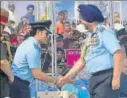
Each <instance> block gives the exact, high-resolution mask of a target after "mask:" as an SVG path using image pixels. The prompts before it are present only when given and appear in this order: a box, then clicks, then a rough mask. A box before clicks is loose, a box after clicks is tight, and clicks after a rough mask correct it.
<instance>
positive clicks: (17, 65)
mask: <svg viewBox="0 0 127 98" xmlns="http://www.w3.org/2000/svg"><path fill="white" fill-rule="evenodd" d="M11 68H12V72H13V74H14V75H15V76H18V77H19V78H20V79H22V80H26V81H29V82H31V81H32V80H33V79H34V77H33V74H32V72H31V69H32V68H41V47H40V44H39V43H38V42H37V40H36V39H35V38H34V37H30V38H28V39H27V40H25V41H24V42H23V43H22V44H21V45H19V47H18V48H17V50H16V54H15V56H14V61H13V64H12V67H11Z"/></svg>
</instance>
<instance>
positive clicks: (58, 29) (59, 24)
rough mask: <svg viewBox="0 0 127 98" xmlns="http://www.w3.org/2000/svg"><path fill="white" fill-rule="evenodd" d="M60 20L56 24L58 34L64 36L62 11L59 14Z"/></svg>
mask: <svg viewBox="0 0 127 98" xmlns="http://www.w3.org/2000/svg"><path fill="white" fill-rule="evenodd" d="M58 18H59V20H58V21H57V22H56V33H57V34H63V33H64V12H63V11H60V12H59V13H58Z"/></svg>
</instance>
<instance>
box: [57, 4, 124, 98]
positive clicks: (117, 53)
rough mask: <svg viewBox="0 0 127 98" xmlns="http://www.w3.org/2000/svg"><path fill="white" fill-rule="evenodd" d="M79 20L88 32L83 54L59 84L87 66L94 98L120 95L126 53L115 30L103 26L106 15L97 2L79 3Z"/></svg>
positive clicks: (113, 97) (109, 97)
mask: <svg viewBox="0 0 127 98" xmlns="http://www.w3.org/2000/svg"><path fill="white" fill-rule="evenodd" d="M79 13H80V20H81V23H82V24H86V25H87V27H88V29H89V31H90V32H88V34H87V38H86V40H85V44H84V45H83V47H82V51H81V57H80V59H79V60H78V61H77V62H76V63H75V65H74V66H73V68H72V69H71V70H70V71H69V72H68V73H67V74H66V75H65V76H64V77H62V78H60V79H59V81H58V84H59V85H60V86H61V85H63V84H65V83H67V82H68V80H69V78H72V77H74V76H76V74H77V73H78V72H79V71H80V70H81V69H83V67H86V70H87V71H88V72H89V74H90V75H91V77H90V80H89V81H90V83H89V85H90V96H91V98H119V88H120V76H121V71H122V62H123V61H122V60H123V53H122V51H121V47H120V45H119V41H118V40H117V38H116V36H115V32H114V31H113V30H112V29H110V28H108V27H106V26H104V25H102V23H103V22H104V17H103V15H102V13H101V12H100V10H99V9H98V8H97V7H96V6H94V5H90V4H88V5H85V4H81V5H79Z"/></svg>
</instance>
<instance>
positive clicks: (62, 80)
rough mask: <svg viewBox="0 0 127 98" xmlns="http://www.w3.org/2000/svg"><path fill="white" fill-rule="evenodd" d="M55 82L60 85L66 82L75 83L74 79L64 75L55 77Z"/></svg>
mask: <svg viewBox="0 0 127 98" xmlns="http://www.w3.org/2000/svg"><path fill="white" fill-rule="evenodd" d="M53 83H54V84H56V85H57V86H58V87H62V86H63V85H64V84H66V83H71V84H73V83H74V80H72V79H69V78H67V77H64V76H60V77H58V78H55V79H54V82H53Z"/></svg>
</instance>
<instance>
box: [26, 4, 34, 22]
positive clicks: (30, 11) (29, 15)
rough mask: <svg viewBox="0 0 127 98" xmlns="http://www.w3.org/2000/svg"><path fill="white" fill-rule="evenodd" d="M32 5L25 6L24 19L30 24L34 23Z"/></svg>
mask: <svg viewBox="0 0 127 98" xmlns="http://www.w3.org/2000/svg"><path fill="white" fill-rule="evenodd" d="M33 12H34V5H32V4H30V5H28V6H27V14H26V15H25V17H27V19H28V20H29V22H30V23H32V22H35V16H34V15H33Z"/></svg>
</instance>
